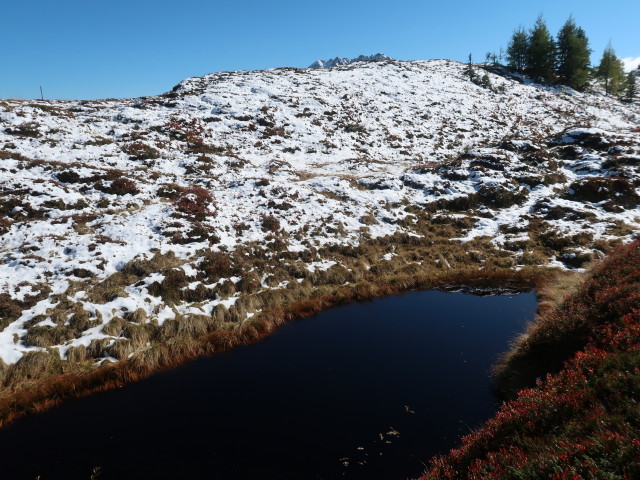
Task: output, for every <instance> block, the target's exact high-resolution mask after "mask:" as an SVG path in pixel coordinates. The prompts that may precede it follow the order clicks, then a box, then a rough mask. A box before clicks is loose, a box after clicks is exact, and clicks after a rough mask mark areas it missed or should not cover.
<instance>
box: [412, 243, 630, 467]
mask: <svg viewBox="0 0 640 480" xmlns="http://www.w3.org/2000/svg"><path fill="white" fill-rule="evenodd" d="M541 320H542V321H543V325H541V326H540V328H539V329H538V331H537V332H536V334H535V335H534V337H535V339H534V340H532V341H539V342H546V343H547V347H548V346H549V345H553V344H554V343H558V344H559V346H561V345H560V344H561V343H562V342H564V341H565V340H567V339H569V338H571V339H572V342H571V345H572V346H573V348H575V350H574V351H573V352H571V353H570V354H568V355H567V357H568V358H567V360H566V361H565V363H564V364H563V366H562V368H561V369H560V371H558V372H557V373H549V374H547V376H546V378H544V380H539V381H538V382H537V385H536V386H535V387H533V388H529V389H524V390H522V391H521V392H519V394H518V396H517V398H516V399H515V400H512V401H509V402H507V403H505V404H503V406H502V408H501V409H500V411H499V412H498V413H497V414H496V416H495V417H494V418H492V419H491V420H489V421H488V422H487V423H486V424H485V425H484V426H482V427H481V428H480V429H479V430H477V431H476V432H474V433H472V434H471V435H468V436H466V437H464V438H463V439H462V446H461V447H460V448H458V449H456V450H452V451H451V452H450V453H449V455H447V456H443V457H437V458H435V459H433V460H432V461H431V465H430V468H429V469H428V470H427V472H426V473H425V475H424V477H422V480H431V479H474V480H475V479H507V478H508V479H516V478H517V479H542V478H545V479H554V480H561V479H567V480H569V479H571V480H575V479H583V478H584V479H596V478H607V479H609V478H610V479H614V478H615V479H622V480H631V479H637V478H640V403H638V398H639V394H640V241H635V242H633V243H631V244H630V245H626V246H623V247H619V248H618V249H616V250H615V251H614V252H613V253H612V254H611V255H610V256H609V257H607V258H606V259H605V260H604V261H602V262H601V263H600V264H599V265H597V266H596V267H595V268H594V270H593V272H592V274H591V275H590V276H589V278H588V279H587V280H586V281H585V282H584V283H583V284H582V285H581V286H580V288H579V289H578V290H577V291H576V292H575V293H574V294H571V295H569V296H567V297H566V298H565V300H564V301H563V303H562V304H561V305H560V306H559V308H557V309H556V311H555V312H552V313H551V314H549V315H547V316H546V318H542V319H541ZM561 350H562V349H561Z"/></svg>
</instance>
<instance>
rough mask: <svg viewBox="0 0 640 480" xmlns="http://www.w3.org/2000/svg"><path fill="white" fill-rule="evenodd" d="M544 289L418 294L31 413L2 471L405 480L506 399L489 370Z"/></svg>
mask: <svg viewBox="0 0 640 480" xmlns="http://www.w3.org/2000/svg"><path fill="white" fill-rule="evenodd" d="M535 310H536V300H535V296H534V295H533V293H526V294H520V295H515V296H485V297H479V296H473V295H468V294H463V293H444V292H438V291H426V292H410V293H407V294H404V295H397V296H391V297H386V298H382V299H377V300H374V301H372V302H367V303H353V304H350V305H347V306H344V307H338V308H333V309H330V310H327V311H325V312H322V313H320V314H319V315H316V316H315V317H312V318H308V319H305V320H301V321H299V322H295V323H293V324H290V325H287V326H285V327H284V328H282V329H281V330H279V331H278V332H276V333H274V334H273V335H271V336H270V337H268V338H267V339H265V340H264V341H262V342H260V343H257V344H254V345H250V346H246V347H241V348H238V349H236V350H234V351H232V352H229V353H225V354H223V355H219V356H214V357H211V358H203V359H200V360H197V361H194V362H191V363H189V364H187V365H185V366H183V367H181V368H178V369H175V370H172V371H168V372H162V373H159V374H157V375H154V376H153V377H151V378H149V379H147V380H145V381H142V382H140V383H138V384H134V385H128V386H126V387H124V388H121V389H118V390H116V391H111V392H106V393H101V394H97V395H94V396H92V397H88V398H84V399H80V400H76V401H72V402H69V403H66V404H64V405H61V406H59V407H56V408H55V409H53V410H51V411H49V412H46V413H44V414H41V415H38V416H33V417H30V418H26V419H22V420H20V421H18V422H16V423H15V424H14V425H11V426H10V427H8V428H6V429H5V430H4V431H0V452H2V453H1V454H0V455H1V458H3V460H4V461H3V462H2V474H1V477H2V478H3V479H7V480H10V479H16V480H17V479H23V478H24V479H30V480H33V479H34V478H35V477H36V475H41V479H42V480H57V479H64V480H71V479H82V480H85V479H86V480H88V479H89V477H90V472H91V469H92V467H94V466H100V467H101V470H102V475H101V476H100V477H99V479H100V480H110V479H154V480H156V479H216V480H224V479H230V480H238V479H249V478H250V479H257V478H260V479H265V480H270V479H274V480H275V479H287V480H289V479H291V480H293V479H295V480H305V479H342V478H344V479H364V478H366V479H368V480H376V479H384V480H393V479H404V478H407V477H415V476H417V475H419V474H420V473H421V472H422V471H423V469H424V465H423V462H425V463H426V462H427V461H428V459H429V458H430V457H431V456H433V455H435V454H438V453H446V452H447V451H448V450H449V449H450V448H453V447H455V446H456V445H457V444H458V441H459V437H460V436H462V435H464V434H466V433H468V432H469V431H470V430H471V429H473V428H474V427H477V426H478V425H480V424H481V423H482V422H483V421H484V420H486V419H487V418H489V417H490V416H491V415H492V414H493V413H494V412H495V410H496V408H497V406H496V403H495V401H494V400H493V398H492V396H491V388H490V381H489V376H488V371H489V369H490V367H491V365H492V363H493V362H494V361H495V359H496V358H497V356H498V355H499V354H500V353H501V352H503V351H505V350H506V349H507V347H508V342H509V340H510V339H512V338H513V337H514V336H515V335H517V334H518V333H519V332H521V331H522V329H523V326H524V324H525V323H526V322H527V321H529V320H531V319H532V318H533V315H534V313H535Z"/></svg>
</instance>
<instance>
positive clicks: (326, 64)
mask: <svg viewBox="0 0 640 480" xmlns="http://www.w3.org/2000/svg"><path fill="white" fill-rule="evenodd" d="M375 60H393V58H391V57H388V56H387V55H385V54H384V53H376V54H374V55H360V56H359V57H357V58H351V59H349V58H345V57H336V58H332V59H330V60H316V61H315V62H313V63H312V64H311V65H309V68H333V67H337V66H339V65H349V64H350V63H354V62H372V61H375Z"/></svg>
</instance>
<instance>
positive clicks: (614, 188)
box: [566, 177, 640, 207]
mask: <svg viewBox="0 0 640 480" xmlns="http://www.w3.org/2000/svg"><path fill="white" fill-rule="evenodd" d="M566 197H567V198H568V199H571V200H578V201H582V202H594V203H598V202H603V201H609V202H611V203H612V204H614V205H617V206H623V207H635V206H637V205H638V204H640V196H638V194H637V193H636V191H635V189H634V188H633V185H631V184H630V183H629V181H628V180H627V179H626V178H623V177H589V178H584V179H580V180H576V181H575V182H573V183H572V184H571V185H570V186H569V190H568V191H567V194H566Z"/></svg>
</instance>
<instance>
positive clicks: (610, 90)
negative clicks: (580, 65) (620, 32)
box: [596, 42, 625, 95]
mask: <svg viewBox="0 0 640 480" xmlns="http://www.w3.org/2000/svg"><path fill="white" fill-rule="evenodd" d="M596 76H597V77H598V78H599V79H600V80H602V82H603V83H604V90H605V92H606V93H607V95H618V93H620V90H621V89H622V88H623V87H624V82H625V76H624V64H623V63H622V60H620V59H619V58H618V57H617V56H616V52H615V51H614V50H613V47H612V46H611V42H609V44H608V45H607V48H605V49H604V52H603V54H602V59H601V60H600V64H599V65H598V69H597V71H596Z"/></svg>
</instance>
